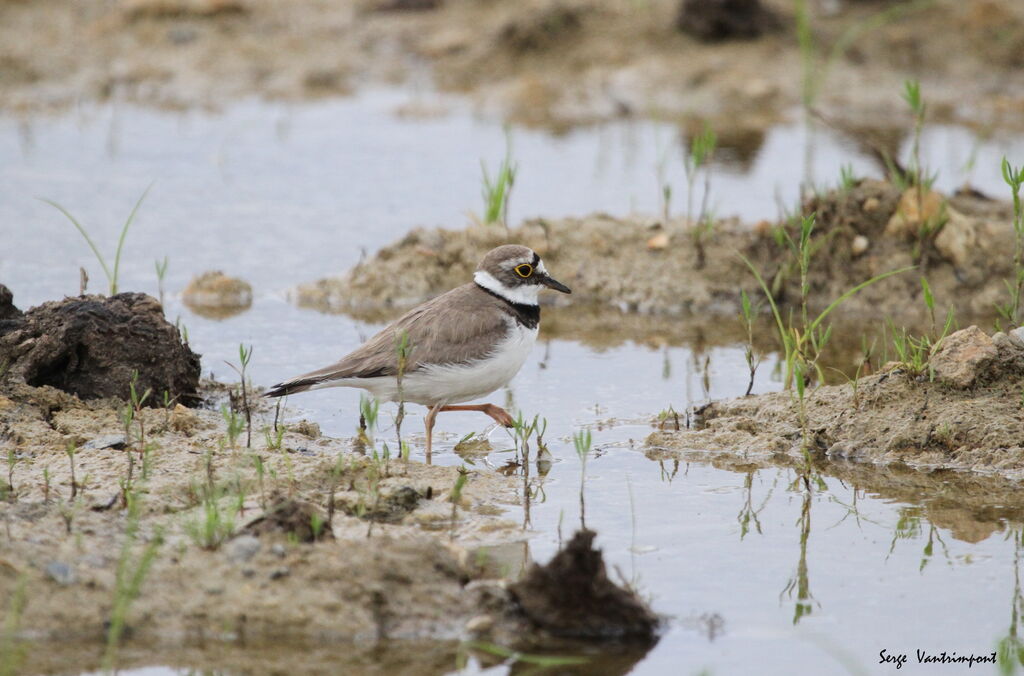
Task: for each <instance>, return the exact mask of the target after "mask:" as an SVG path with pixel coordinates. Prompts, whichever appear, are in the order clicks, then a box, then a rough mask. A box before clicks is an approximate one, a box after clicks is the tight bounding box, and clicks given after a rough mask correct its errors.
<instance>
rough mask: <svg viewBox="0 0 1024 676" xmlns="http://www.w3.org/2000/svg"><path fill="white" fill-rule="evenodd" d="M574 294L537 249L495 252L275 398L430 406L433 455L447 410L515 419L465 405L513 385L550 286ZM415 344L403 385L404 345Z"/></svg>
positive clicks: (508, 422) (278, 389) (279, 388)
mask: <svg viewBox="0 0 1024 676" xmlns="http://www.w3.org/2000/svg"><path fill="white" fill-rule="evenodd" d="M545 287H547V288H549V289H554V290H555V291H561V292H562V293H571V291H570V290H569V287H567V286H565V285H564V284H562V283H561V282H558V281H556V280H555V279H553V278H552V277H551V276H550V275H549V274H548V272H547V270H546V269H545V267H544V262H543V261H541V259H540V256H538V255H537V254H536V253H535V252H534V251H533V250H532V249H530V248H528V247H525V246H519V245H515V244H506V245H504V246H499V247H497V248H496V249H492V250H491V251H489V252H488V253H487V255H486V256H484V258H483V260H482V261H480V264H479V265H478V266H477V268H476V272H475V273H474V274H473V281H472V282H469V283H468V284H463V285H462V286H459V287H456V288H454V289H452V290H451V291H449V292H447V293H445V294H443V295H441V296H438V297H436V298H434V299H432V300H429V301H427V302H425V303H423V304H422V305H418V306H416V307H415V308H413V309H412V310H410V311H409V312H407V313H406V314H405V315H403V316H402V317H401V318H399V319H398V320H397V321H395V322H394V323H392V324H391V325H390V326H388V327H387V328H385V329H384V330H382V331H381V332H380V333H378V334H377V335H375V336H374V337H373V338H371V339H370V340H368V341H366V342H365V343H363V345H361V346H360V347H358V348H357V349H356V350H354V351H353V352H351V353H350V354H348V355H347V356H345V357H343V358H342V359H341V361H339V362H337V363H335V364H331V365H330V366H326V367H324V368H322V369H318V370H316V371H312V372H310V373H306V374H303V375H301V376H297V377H295V378H292V379H291V380H286V381H285V382H283V383H279V384H277V385H274V386H273V387H272V388H271V389H270V391H268V392H267V393H266V396H268V397H280V396H284V395H288V394H294V393H296V392H305V391H306V390H314V389H319V388H324V387H360V388H363V389H365V390H367V391H369V392H370V393H371V394H372V395H373V396H374V397H376V398H377V399H378V400H383V401H398V400H399V399H402V400H403V401H406V402H411V403H415V404H422V405H423V406H426V407H428V408H429V411H428V412H427V415H426V418H425V419H424V423H425V426H426V437H427V438H426V454H427V460H428V462H429V460H430V454H431V435H432V433H433V428H434V418H435V417H436V416H437V414H438V413H440V412H442V411H481V412H483V413H486V414H487V415H489V416H490V417H491V418H493V419H494V420H495V421H496V422H498V423H499V424H501V425H505V426H506V427H511V426H512V416H511V415H509V413H508V412H507V411H505V410H504V409H502V408H500V407H498V406H495V405H494V404H462V402H466V401H471V400H473V399H479V398H481V397H484V396H486V395H488V394H490V393H491V392H493V391H495V390H497V389H498V388H500V387H502V386H504V385H506V384H507V383H508V382H509V381H510V380H512V378H513V377H514V376H515V375H516V373H518V372H519V369H520V368H521V367H522V365H523V363H524V362H525V361H526V357H527V355H529V353H530V348H532V347H533V343H534V341H535V340H536V339H537V330H538V327H539V326H540V306H539V305H538V303H537V297H538V294H539V293H540V291H541V289H543V288H545ZM403 335H404V336H405V337H406V340H407V343H406V344H407V348H406V362H405V368H404V370H403V372H402V377H401V387H399V378H398V372H399V368H398V367H399V350H398V345H399V344H400V343H401V341H402V340H403Z"/></svg>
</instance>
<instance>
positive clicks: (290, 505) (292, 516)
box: [242, 498, 334, 542]
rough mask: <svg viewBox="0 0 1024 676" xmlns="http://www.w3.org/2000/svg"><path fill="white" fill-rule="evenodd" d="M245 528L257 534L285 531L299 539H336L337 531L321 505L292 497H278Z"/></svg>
mask: <svg viewBox="0 0 1024 676" xmlns="http://www.w3.org/2000/svg"><path fill="white" fill-rule="evenodd" d="M242 532H243V533H248V534H250V535H257V536H259V535H266V534H269V533H284V534H285V535H288V536H291V537H294V538H295V539H297V540H298V541H299V542H316V541H317V540H333V539H334V533H332V532H331V529H330V526H329V525H328V524H327V519H326V517H324V515H323V514H321V513H320V510H319V509H317V508H316V507H314V506H313V505H311V504H310V503H308V502H303V501H301V500H293V499H290V498H279V499H278V500H276V501H275V502H274V503H273V504H272V505H271V506H270V508H269V509H267V511H266V513H265V514H263V515H262V516H260V517H258V518H256V519H254V520H252V521H250V522H249V523H248V524H246V526H245V527H244V528H243V529H242Z"/></svg>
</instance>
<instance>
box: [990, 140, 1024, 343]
mask: <svg viewBox="0 0 1024 676" xmlns="http://www.w3.org/2000/svg"><path fill="white" fill-rule="evenodd" d="M1001 169H1002V173H1003V181H1005V182H1006V185H1007V186H1009V188H1010V196H1011V198H1012V200H1013V234H1014V247H1013V279H1012V280H1006V282H1005V283H1006V290H1007V292H1008V294H1009V297H1010V299H1009V301H1008V302H1006V303H1003V304H997V305H996V311H997V312H998V313H999V317H1000V318H1001V319H1003V320H1005V321H1006V323H1007V325H1008V326H1007V328H1008V329H1010V328H1013V327H1015V326H1020V323H1021V295H1022V293H1024V206H1021V197H1020V189H1021V186H1022V185H1024V166H1019V167H1014V166H1013V165H1012V164H1010V162H1009V160H1007V159H1006V158H1005V157H1004V158H1003V162H1002V165H1001Z"/></svg>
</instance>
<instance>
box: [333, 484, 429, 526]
mask: <svg viewBox="0 0 1024 676" xmlns="http://www.w3.org/2000/svg"><path fill="white" fill-rule="evenodd" d="M422 499H423V495H422V494H421V493H420V492H419V491H418V490H416V489H415V488H413V487H412V486H398V487H395V488H390V487H388V488H384V489H381V490H380V492H379V494H378V497H377V499H376V500H375V501H374V503H373V504H371V505H366V504H365V503H364V502H363V500H362V497H361V496H354V495H352V491H346V492H342V493H337V494H335V501H336V502H335V506H336V507H337V509H338V510H339V511H341V512H343V513H345V514H347V515H349V516H357V517H359V518H360V519H364V520H366V521H378V522H380V523H398V522H399V521H401V520H402V519H403V518H405V515H406V514H409V513H410V512H413V511H415V510H416V507H417V506H419V503H420V500H422Z"/></svg>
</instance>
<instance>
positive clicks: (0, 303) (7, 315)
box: [0, 284, 22, 321]
mask: <svg viewBox="0 0 1024 676" xmlns="http://www.w3.org/2000/svg"><path fill="white" fill-rule="evenodd" d="M21 314H22V313H21V310H19V309H18V308H16V307H14V294H13V293H11V290H10V289H8V288H7V287H6V286H4V285H3V284H0V321H4V320H7V319H17V318H18V317H20V316H21Z"/></svg>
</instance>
